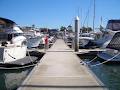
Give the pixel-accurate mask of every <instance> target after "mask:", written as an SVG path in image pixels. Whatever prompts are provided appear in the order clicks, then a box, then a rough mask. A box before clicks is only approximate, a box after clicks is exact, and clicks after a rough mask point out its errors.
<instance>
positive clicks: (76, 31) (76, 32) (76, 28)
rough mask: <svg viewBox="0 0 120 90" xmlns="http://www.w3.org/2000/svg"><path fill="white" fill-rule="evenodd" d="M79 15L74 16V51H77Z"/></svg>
mask: <svg viewBox="0 0 120 90" xmlns="http://www.w3.org/2000/svg"><path fill="white" fill-rule="evenodd" d="M79 31H80V29H79V17H78V16H77V17H75V52H77V51H79Z"/></svg>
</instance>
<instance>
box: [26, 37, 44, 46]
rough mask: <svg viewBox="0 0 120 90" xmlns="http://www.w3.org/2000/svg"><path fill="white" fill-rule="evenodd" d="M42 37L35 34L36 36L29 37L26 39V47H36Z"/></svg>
mask: <svg viewBox="0 0 120 90" xmlns="http://www.w3.org/2000/svg"><path fill="white" fill-rule="evenodd" d="M42 42H43V41H42V37H40V36H37V37H31V38H29V39H28V40H27V47H28V48H34V47H38V46H39V44H40V43H42Z"/></svg>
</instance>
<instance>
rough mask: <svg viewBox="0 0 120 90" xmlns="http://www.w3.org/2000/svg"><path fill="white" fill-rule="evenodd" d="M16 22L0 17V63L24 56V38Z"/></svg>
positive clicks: (10, 61) (25, 46)
mask: <svg viewBox="0 0 120 90" xmlns="http://www.w3.org/2000/svg"><path fill="white" fill-rule="evenodd" d="M22 34H23V32H22V31H21V30H20V28H19V27H18V26H16V24H15V23H14V22H13V21H11V20H8V19H5V18H0V63H1V64H5V63H12V62H14V61H17V60H19V59H22V58H24V57H25V56H26V50H27V45H26V38H25V37H24V36H23V35H22Z"/></svg>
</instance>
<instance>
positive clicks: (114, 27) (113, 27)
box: [106, 22, 120, 31]
mask: <svg viewBox="0 0 120 90" xmlns="http://www.w3.org/2000/svg"><path fill="white" fill-rule="evenodd" d="M106 28H107V29H110V30H113V31H117V30H120V23H117V22H114V23H108V25H107V27H106Z"/></svg>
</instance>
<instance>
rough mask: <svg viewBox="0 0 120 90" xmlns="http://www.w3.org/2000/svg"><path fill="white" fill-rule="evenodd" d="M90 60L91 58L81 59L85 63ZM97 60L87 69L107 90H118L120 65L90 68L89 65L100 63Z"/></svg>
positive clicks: (119, 85)
mask: <svg viewBox="0 0 120 90" xmlns="http://www.w3.org/2000/svg"><path fill="white" fill-rule="evenodd" d="M86 58H87V59H86ZM92 58H93V57H82V59H83V60H85V61H89V60H92ZM98 60H100V59H96V61H94V62H92V63H90V66H89V68H90V69H91V70H92V71H93V73H94V74H95V75H96V76H97V77H98V78H99V79H100V80H101V81H102V83H103V84H104V85H105V86H106V87H107V88H108V90H120V65H119V64H102V65H99V66H95V67H91V65H95V64H97V63H100V62H99V61H98Z"/></svg>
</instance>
